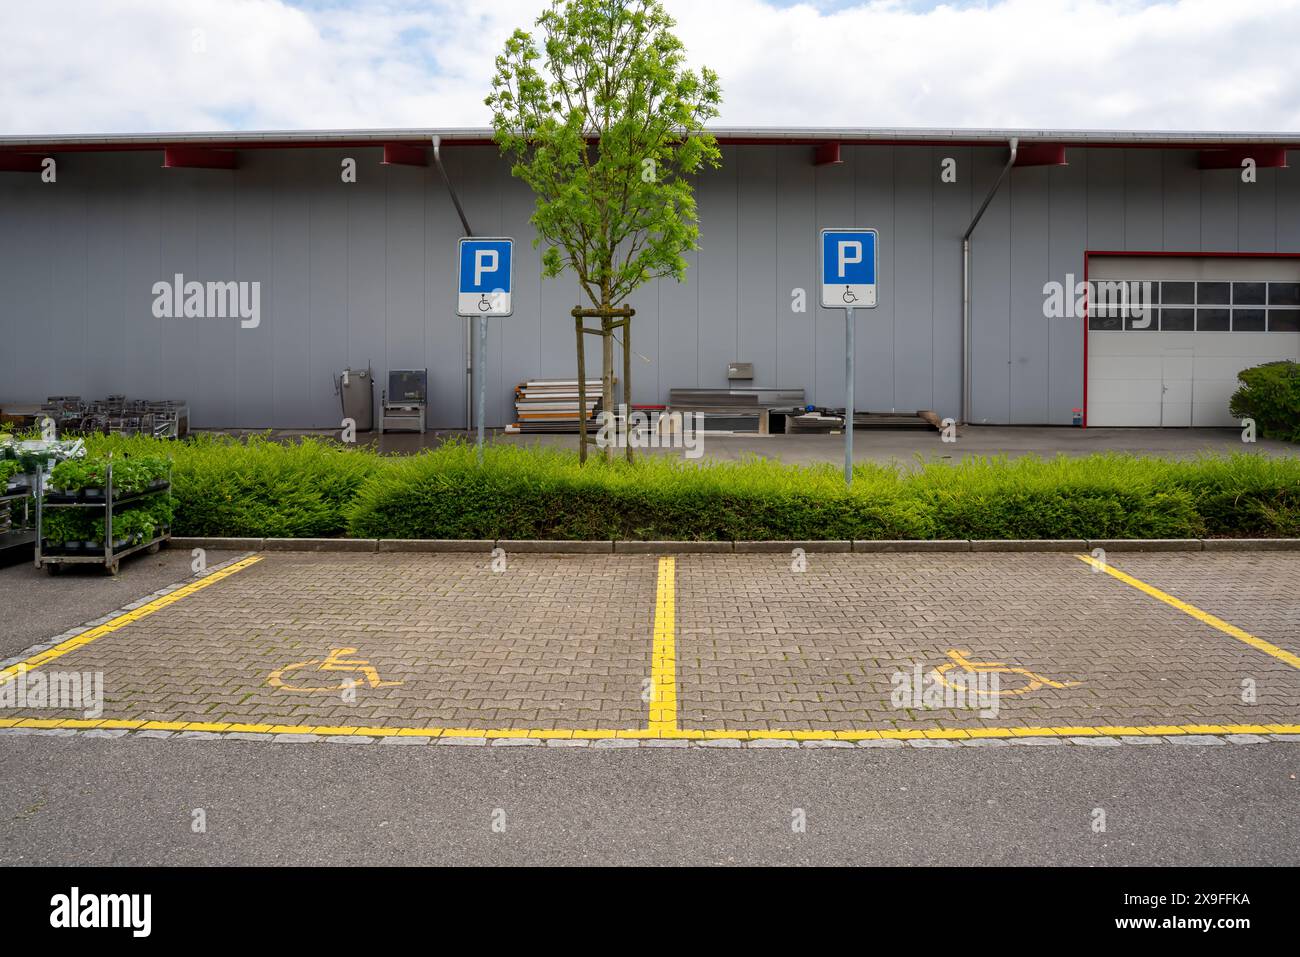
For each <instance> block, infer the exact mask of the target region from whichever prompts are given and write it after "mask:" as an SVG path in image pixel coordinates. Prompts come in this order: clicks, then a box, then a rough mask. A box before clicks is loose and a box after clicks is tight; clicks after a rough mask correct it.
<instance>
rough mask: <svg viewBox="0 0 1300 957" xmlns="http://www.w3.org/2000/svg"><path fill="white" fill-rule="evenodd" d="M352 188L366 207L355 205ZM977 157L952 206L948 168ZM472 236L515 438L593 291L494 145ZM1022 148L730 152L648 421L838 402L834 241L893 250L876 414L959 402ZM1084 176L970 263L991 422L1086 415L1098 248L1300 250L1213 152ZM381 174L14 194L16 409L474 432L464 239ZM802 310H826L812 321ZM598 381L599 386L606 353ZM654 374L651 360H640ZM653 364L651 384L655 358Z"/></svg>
mask: <svg viewBox="0 0 1300 957" xmlns="http://www.w3.org/2000/svg"><path fill="white" fill-rule="evenodd" d="M349 156H350V157H352V158H354V159H356V160H357V163H358V180H359V181H358V182H357V183H356V184H348V185H345V184H343V183H342V182H341V180H340V176H339V173H340V169H341V162H342V160H343V158H344V157H349ZM948 156H951V157H953V158H955V159H956V160H957V164H958V166H957V171H958V178H957V182H956V183H955V184H946V183H941V182H940V181H939V174H940V161H941V160H942V159H943V158H945V157H948ZM445 157H446V161H447V166H448V170H449V172H450V174H451V176H452V179H453V181H454V182H455V184H456V186H457V189H458V190H459V192H460V195H461V197H462V200H463V202H464V204H465V207H466V211H467V213H468V215H469V217H470V220H471V224H472V225H473V227H474V229H475V231H476V232H478V233H480V234H503V233H504V234H507V235H514V236H515V238H516V240H517V241H518V242H517V246H516V263H515V274H516V282H517V292H516V315H515V316H514V317H512V318H510V319H507V320H499V321H493V322H492V324H491V336H490V341H489V370H490V371H489V409H488V419H489V422H491V423H492V424H494V425H499V424H502V423H505V422H509V421H513V418H514V411H513V394H512V389H513V386H514V385H515V384H516V383H517V382H518V381H521V380H523V379H526V378H533V377H561V376H563V377H569V376H572V375H574V373H575V366H574V359H573V348H574V344H573V331H572V328H573V327H572V321H571V319H570V317H569V310H570V309H571V308H572V307H573V305H574V304H575V302H577V301H578V295H577V286H576V282H575V281H574V280H573V279H572V278H571V277H561V278H559V279H551V280H542V279H541V277H540V255H541V250H534V249H532V248H531V243H530V237H531V230H530V228H529V226H528V224H527V220H528V217H529V216H530V215H531V213H532V209H533V201H532V197H531V196H530V195H529V193H528V191H527V189H526V188H525V187H524V186H523V185H522V184H520V183H518V182H515V181H513V180H512V179H511V178H510V176H509V173H508V164H507V163H506V162H505V161H504V160H502V159H501V158H500V157H499V156H498V155H497V151H496V150H495V149H494V148H492V147H457V148H454V149H448V150H447V151H446V152H445ZM1004 157H1005V150H1003V149H1000V148H997V149H995V148H990V149H987V150H984V149H981V150H975V149H971V148H962V149H949V148H946V147H943V146H935V147H898V148H893V147H875V146H848V147H845V148H844V149H843V158H844V163H843V165H840V166H826V167H820V168H818V167H814V166H813V165H812V150H811V147H807V146H789V147H781V146H753V147H738V146H728V147H727V148H726V150H725V168H724V169H723V170H722V171H721V172H719V173H707V174H704V175H703V176H702V177H701V180H700V184H699V190H698V199H699V207H700V215H701V221H702V222H701V230H702V242H703V243H704V244H705V248H704V250H703V251H702V252H701V253H699V254H695V253H692V254H690V255H689V256H688V257H687V259H688V261H689V262H690V269H689V271H688V275H687V281H686V282H685V283H682V284H678V283H676V282H674V281H672V280H663V281H660V282H657V283H654V284H651V285H650V286H648V287H646V288H644V289H642V290H641V291H639V292H638V293H637V294H636V296H635V297H634V299H633V305H634V306H635V307H636V308H637V310H638V316H637V319H636V320H635V323H634V335H633V349H634V351H635V352H636V353H638V354H639V355H638V356H637V357H636V358H634V365H633V380H634V388H635V397H636V400H637V401H639V402H652V401H665V400H666V399H667V396H668V393H669V390H670V389H672V388H676V387H701V386H703V387H722V386H725V385H726V382H727V380H726V378H725V370H726V364H727V362H729V361H731V360H742V361H749V362H753V363H754V366H755V382H756V384H760V385H769V386H779V387H803V388H804V389H805V390H806V391H807V394H808V397H809V400H810V401H813V402H817V403H819V404H823V405H831V406H834V405H839V404H840V403H841V402H842V401H843V384H844V383H843V368H844V356H843V341H844V329H843V317H842V314H841V313H840V312H839V311H838V310H836V311H831V310H822V309H820V308H819V307H818V305H817V299H818V275H817V269H816V262H817V254H816V245H815V244H816V236H817V229H818V228H819V227H821V226H842V225H863V226H874V227H875V228H877V229H878V230H880V235H881V242H882V250H881V281H882V286H881V296H880V306H879V307H878V308H877V309H875V310H870V311H863V312H861V313H860V314H859V316H858V336H857V343H858V355H857V370H858V380H857V383H856V388H857V396H858V407H859V408H863V409H867V408H870V409H880V410H883V409H892V408H898V409H905V410H911V409H915V408H920V407H929V408H933V409H934V410H935V411H936V412H939V413H940V414H941V415H954V416H955V415H957V414H958V410H959V403H960V363H961V354H960V335H961V327H960V321H961V289H960V234H961V231H962V229H964V228H965V225H966V223H967V222H968V221H969V218H970V215H971V213H972V211H973V209H972V208H973V205H974V204H975V203H976V202H978V201H979V200H980V199H982V197H983V195H984V192H985V190H987V188H988V185H989V184H990V183H991V182H992V180H993V178H994V177H995V176H996V175H997V172H998V169H999V167H1000V164H1001V163H1002V162H1003V159H1004ZM1068 158H1069V161H1070V165H1069V166H1067V167H1058V168H1051V169H1034V168H1025V169H1016V170H1014V171H1013V172H1012V174H1011V177H1010V180H1009V181H1008V182H1006V183H1004V184H1003V187H1002V190H1001V192H1000V193H999V195H998V197H997V198H996V199H995V200H994V202H993V204H992V205H991V206H990V208H989V210H988V211H987V213H986V214H985V217H984V219H983V221H982V222H981V223H980V226H979V228H978V230H977V231H976V233H975V236H974V240H973V250H974V255H973V263H972V266H973V269H972V288H973V291H974V302H973V349H974V356H975V378H974V382H973V398H974V409H973V411H974V418H975V420H976V421H986V422H990V423H1006V422H1053V423H1062V424H1064V423H1066V422H1068V421H1069V416H1070V410H1071V409H1072V408H1073V407H1074V406H1076V405H1079V404H1080V403H1081V401H1082V342H1083V336H1082V330H1081V329H1080V328H1079V326H1078V323H1077V320H1076V321H1072V320H1048V319H1045V318H1043V317H1042V314H1041V313H1042V285H1043V284H1044V283H1045V282H1048V281H1049V280H1056V281H1059V282H1065V280H1066V274H1067V273H1074V274H1075V276H1076V278H1082V263H1083V252H1084V249H1085V248H1093V249H1130V250H1135V249H1142V250H1149V249H1161V248H1163V249H1167V250H1185V251H1197V250H1200V249H1204V250H1212V251H1233V250H1237V249H1241V250H1246V251H1264V252H1271V251H1274V250H1297V249H1300V226H1298V225H1297V223H1298V222H1300V174H1297V173H1295V172H1293V171H1291V170H1260V171H1259V181H1258V182H1257V183H1255V184H1242V183H1241V181H1240V174H1239V173H1235V172H1234V171H1232V170H1218V171H1201V170H1198V169H1197V168H1196V154H1195V152H1194V151H1164V150H1140V149H1131V150H1116V149H1082V148H1077V149H1076V148H1072V149H1071V150H1070V151H1069V157H1068ZM379 159H380V150H379V149H377V148H375V149H351V150H336V149H324V150H322V149H313V150H279V151H266V152H258V151H247V152H245V153H243V154H241V159H240V169H238V170H236V171H233V172H231V171H220V170H189V169H174V170H163V169H161V159H160V156H159V154H158V153H156V152H142V153H115V154H99V155H95V154H70V155H68V156H66V157H61V158H60V167H59V181H58V183H57V184H56V185H54V186H50V185H46V184H42V183H41V182H40V181H39V178H38V177H35V176H30V175H29V176H14V175H6V176H4V177H2V178H0V289H3V293H4V294H3V297H0V331H2V333H3V335H4V341H5V342H6V348H5V349H4V350H3V355H0V402H2V401H9V402H32V401H36V400H40V399H43V398H44V396H45V395H47V394H51V393H79V394H81V395H83V396H88V397H98V396H102V395H105V394H108V393H111V392H127V393H130V394H132V395H142V396H145V395H147V396H150V397H159V398H184V399H188V400H189V401H190V403H191V407H192V412H193V417H194V422H195V424H196V425H197V426H241V427H253V428H258V427H270V426H275V427H281V428H291V427H328V428H335V427H337V426H338V421H339V418H340V410H339V403H338V399H337V397H336V396H335V395H334V391H333V387H332V384H331V383H332V377H333V376H334V375H335V374H336V373H337V372H338V371H339V370H340V369H341V368H342V367H343V366H344V365H345V364H349V363H351V364H354V365H361V364H364V363H366V362H367V361H371V362H373V363H374V365H375V371H376V379H377V388H376V398H378V395H379V388H380V387H382V384H383V383H384V381H385V379H386V372H387V370H388V369H390V368H403V367H411V366H414V367H417V368H418V367H420V366H422V365H426V364H427V366H428V367H429V374H430V392H431V399H432V403H431V413H430V422H431V424H433V425H436V426H441V427H459V426H461V425H462V424H463V423H464V421H465V404H464V393H465V388H464V378H463V350H464V323H463V320H461V319H459V318H458V317H456V316H455V315H454V311H455V307H454V300H453V289H454V276H453V271H454V258H455V250H456V240H457V238H458V237H459V236H460V234H461V227H460V224H459V221H458V220H457V218H456V216H455V212H454V209H453V207H452V205H451V203H450V201H449V200H448V198H447V196H446V193H445V190H444V188H443V185H442V181H441V179H440V178H439V177H438V175H437V172H436V170H435V169H434V168H433V167H432V166H430V167H428V168H425V169H420V168H410V167H382V166H381V165H380V163H379ZM176 273H181V274H183V275H184V277H185V278H186V279H187V280H198V281H208V280H236V281H258V282H261V283H262V284H263V290H262V291H263V296H262V302H261V309H262V316H261V326H260V328H257V329H240V328H239V322H238V320H237V319H230V320H192V319H191V320H187V319H171V320H159V319H155V318H154V317H153V316H152V314H151V306H152V302H153V294H152V289H151V287H152V284H153V283H154V282H156V281H158V280H168V281H170V280H171V278H172V276H173V275H174V274H176ZM796 289H802V290H804V294H805V297H806V311H805V312H802V313H799V312H795V311H793V310H792V308H791V303H792V298H791V297H792V294H793V292H794V290H796ZM588 345H589V346H590V347H591V348H590V358H591V363H590V365H589V372H590V373H592V374H594V373H596V372H597V370H598V368H599V349H598V341H597V340H594V339H593V340H591V341H590V342H589V343H588ZM640 356H644V357H645V358H644V359H642V358H640ZM646 360H648V361H646Z"/></svg>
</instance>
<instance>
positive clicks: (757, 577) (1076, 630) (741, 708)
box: [677, 553, 1300, 730]
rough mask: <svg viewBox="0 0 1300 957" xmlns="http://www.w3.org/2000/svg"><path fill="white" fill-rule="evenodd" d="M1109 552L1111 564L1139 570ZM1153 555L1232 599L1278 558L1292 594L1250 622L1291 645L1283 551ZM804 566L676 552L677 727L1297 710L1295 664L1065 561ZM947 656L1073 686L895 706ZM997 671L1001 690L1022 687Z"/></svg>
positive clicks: (1234, 716) (1118, 721)
mask: <svg viewBox="0 0 1300 957" xmlns="http://www.w3.org/2000/svg"><path fill="white" fill-rule="evenodd" d="M1113 558H1114V564H1115V567H1117V568H1120V569H1125V570H1127V569H1128V568H1129V566H1130V564H1132V565H1133V566H1135V567H1136V566H1137V564H1138V563H1137V562H1132V561H1131V558H1130V556H1128V555H1125V556H1122V557H1121V556H1118V555H1117V556H1113ZM1161 561H1162V562H1164V563H1166V564H1167V565H1168V566H1169V567H1185V566H1190V567H1191V568H1192V569H1193V570H1189V571H1183V572H1179V574H1180V575H1182V576H1183V579H1184V580H1185V581H1186V582H1187V583H1188V584H1193V585H1194V584H1196V583H1197V582H1207V581H1212V582H1214V583H1215V586H1214V590H1218V589H1224V588H1226V590H1227V591H1228V592H1229V593H1230V592H1232V590H1233V584H1232V583H1233V582H1235V583H1236V584H1237V585H1238V586H1240V587H1242V588H1248V587H1258V586H1256V585H1252V584H1251V583H1252V582H1254V581H1256V580H1257V579H1258V578H1259V577H1260V573H1261V571H1265V570H1267V569H1271V568H1288V567H1289V568H1290V569H1292V571H1291V572H1289V574H1290V575H1291V582H1290V592H1289V595H1288V594H1285V593H1279V594H1276V595H1273V596H1272V597H1270V598H1268V600H1267V604H1268V606H1269V607H1268V609H1267V610H1259V609H1256V613H1255V615H1254V618H1255V620H1256V622H1258V623H1263V624H1268V625H1269V626H1270V628H1269V629H1268V630H1270V631H1272V632H1273V636H1272V638H1271V640H1273V641H1275V642H1276V643H1279V644H1282V645H1283V646H1286V643H1287V642H1288V641H1289V642H1290V643H1291V644H1294V643H1295V640H1296V638H1297V635H1298V633H1300V613H1298V612H1297V602H1296V599H1295V595H1296V593H1297V592H1296V580H1295V574H1294V569H1295V567H1296V566H1295V564H1294V560H1293V563H1292V564H1291V565H1289V566H1288V565H1285V564H1282V563H1278V562H1276V559H1275V558H1274V557H1273V556H1264V557H1260V558H1259V559H1258V560H1256V559H1254V558H1253V557H1252V559H1251V560H1249V561H1243V559H1242V558H1241V557H1239V556H1233V557H1230V558H1229V557H1225V558H1220V557H1218V556H1209V555H1205V554H1200V555H1197V554H1188V555H1177V556H1166V557H1164V558H1163V559H1161ZM807 563H808V567H807V570H806V571H804V572H795V571H792V570H791V558H789V557H788V556H770V557H769V556H744V557H740V556H736V557H732V558H717V557H704V556H683V557H681V558H679V559H678V563H677V569H678V581H677V608H678V638H677V660H678V680H679V692H678V694H679V702H680V704H679V707H680V721H681V725H682V727H684V728H704V729H721V728H738V727H739V728H747V729H760V730H778V729H805V728H809V729H834V730H849V729H855V728H870V729H879V728H900V729H902V728H918V727H920V728H939V727H948V728H954V727H956V728H965V727H1009V726H1012V727H1020V726H1053V727H1055V726H1065V725H1073V726H1102V725H1104V726H1114V725H1121V726H1134V725H1164V724H1223V723H1237V724H1264V723H1274V722H1276V723H1285V722H1294V721H1295V720H1296V718H1297V716H1300V671H1297V670H1296V669H1295V668H1292V667H1291V666H1289V665H1287V664H1285V663H1284V662H1282V661H1278V660H1276V659H1274V658H1271V657H1269V656H1268V655H1266V654H1263V653H1262V652H1259V651H1256V650H1254V649H1252V648H1249V647H1247V646H1246V645H1244V644H1242V643H1241V642H1239V641H1236V640H1234V639H1232V638H1230V637H1228V636H1227V635H1224V634H1223V633H1221V632H1219V631H1217V630H1215V629H1214V628H1212V627H1210V626H1209V625H1206V624H1203V623H1201V622H1198V621H1196V620H1194V619H1192V618H1190V617H1188V616H1187V615H1185V614H1183V613H1182V612H1180V611H1178V610H1176V609H1174V608H1170V607H1169V606H1167V605H1165V604H1163V603H1161V602H1159V601H1156V600H1154V599H1152V598H1150V597H1149V596H1146V595H1144V594H1142V593H1141V592H1139V591H1137V590H1136V589H1134V588H1131V587H1130V586H1128V585H1126V584H1124V583H1122V582H1119V581H1116V580H1115V579H1113V578H1111V577H1110V576H1108V575H1105V574H1101V573H1097V572H1094V571H1093V570H1092V569H1091V568H1090V567H1089V566H1087V565H1085V564H1084V563H1082V562H1080V561H1079V560H1077V559H1076V558H1074V557H1073V556H1072V555H1069V554H1049V553H1030V554H1008V555H908V554H899V555H887V556H880V557H876V556H870V555H809V556H808V557H807ZM1147 567H1148V568H1150V567H1152V566H1151V564H1150V563H1149V562H1148V565H1147ZM1132 573H1133V574H1136V575H1138V576H1139V577H1141V573H1140V572H1139V571H1133V572H1132ZM1173 591H1174V594H1175V595H1176V596H1178V597H1180V598H1182V599H1183V600H1184V601H1188V602H1192V603H1193V604H1195V603H1196V602H1197V600H1198V598H1200V597H1201V595H1200V594H1199V593H1198V590H1197V589H1196V588H1194V587H1193V588H1183V589H1182V590H1181V591H1180V590H1179V589H1178V588H1174V589H1173ZM1207 610H1208V609H1207ZM1232 610H1233V609H1231V608H1229V609H1228V611H1232ZM1221 614H1222V612H1221ZM1225 617H1227V619H1228V620H1229V621H1234V620H1233V619H1232V617H1231V615H1227V616H1225ZM1234 623H1236V622H1235V621H1234ZM951 650H958V651H962V652H969V657H970V658H972V659H974V660H978V661H984V662H990V661H991V662H1003V663H1005V664H1006V665H1008V666H1013V667H1019V668H1025V669H1028V670H1030V671H1033V672H1035V673H1037V674H1040V675H1042V676H1044V677H1047V678H1050V679H1054V680H1056V681H1058V682H1062V683H1064V682H1066V681H1076V682H1079V684H1077V685H1075V686H1073V687H1068V688H1060V689H1058V688H1052V687H1042V688H1040V689H1038V690H1035V691H1032V692H1028V693H1023V694H1017V695H1007V694H1004V695H1001V696H999V697H998V698H997V699H996V704H997V707H998V713H997V714H996V715H981V714H980V713H979V711H976V710H972V709H969V708H963V709H955V708H942V707H940V708H937V709H915V708H897V707H894V706H893V705H892V704H891V693H892V692H893V690H894V685H893V683H892V680H891V679H892V676H893V675H894V674H895V673H905V674H909V673H910V674H915V672H914V667H915V666H916V665H920V666H921V668H922V672H923V674H928V673H929V672H930V671H931V670H932V669H934V668H935V667H936V666H939V665H942V664H944V663H949V662H950V659H949V657H948V654H949V652H950V651H951ZM1245 678H1253V679H1254V680H1255V681H1256V682H1257V691H1258V702H1257V703H1256V704H1254V705H1247V704H1244V703H1243V701H1242V681H1243V679H1245ZM999 679H1000V683H1001V690H1011V689H1013V688H1015V687H1024V685H1025V684H1026V683H1027V682H1026V680H1025V679H1023V678H1022V677H1021V676H1018V675H1005V674H1004V675H999Z"/></svg>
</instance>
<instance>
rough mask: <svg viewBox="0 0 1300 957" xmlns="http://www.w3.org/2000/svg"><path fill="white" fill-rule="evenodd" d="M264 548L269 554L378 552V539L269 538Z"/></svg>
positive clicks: (263, 545) (263, 543)
mask: <svg viewBox="0 0 1300 957" xmlns="http://www.w3.org/2000/svg"><path fill="white" fill-rule="evenodd" d="M262 548H263V550H264V551H268V552H377V551H379V540H378V539H377V538H268V539H265V540H263V542H262Z"/></svg>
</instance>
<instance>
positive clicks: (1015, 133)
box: [0, 126, 1300, 153]
mask: <svg viewBox="0 0 1300 957" xmlns="http://www.w3.org/2000/svg"><path fill="white" fill-rule="evenodd" d="M710 132H712V133H713V134H714V136H716V137H717V138H718V140H719V142H721V143H723V144H725V145H780V144H788V145H815V144H819V143H842V144H846V145H849V144H856V145H880V146H899V145H920V146H923V145H929V144H940V143H941V144H945V145H952V146H1000V145H1003V144H1005V143H1006V142H1007V141H1008V140H1010V139H1011V138H1012V137H1015V138H1017V139H1019V140H1020V142H1021V143H1026V144H1028V143H1053V144H1063V145H1066V146H1090V147H1159V148H1186V149H1212V148H1215V147H1223V148H1229V147H1240V146H1254V145H1268V146H1278V147H1290V148H1296V149H1300V133H1270V132H1233V133H1227V132H1190V131H1189V132H1182V131H1154V130H1152V131H1146V130H1046V129H1019V130H1017V129H958V128H912V127H893V128H889V127H880V128H858V127H761V126H755V127H731V126H719V127H712V128H711V129H710ZM435 135H436V136H439V137H441V139H442V142H443V143H444V144H445V145H447V146H458V145H459V146H484V145H491V143H492V130H491V129H490V128H488V127H470V128H454V129H388V130H383V129H379V130H261V131H242V130H230V131H219V132H200V133H131V134H120V135H119V134H35V135H22V136H0V151H6V152H19V153H52V152H60V151H66V152H113V151H120V150H153V149H162V148H164V147H167V146H172V145H177V146H209V147H212V148H215V149H286V148H321V149H325V148H356V147H372V146H373V147H380V146H382V145H383V144H385V143H410V144H417V143H426V144H427V143H429V142H431V140H432V138H433V137H434V136H435Z"/></svg>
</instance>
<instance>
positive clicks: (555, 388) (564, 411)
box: [509, 379, 600, 432]
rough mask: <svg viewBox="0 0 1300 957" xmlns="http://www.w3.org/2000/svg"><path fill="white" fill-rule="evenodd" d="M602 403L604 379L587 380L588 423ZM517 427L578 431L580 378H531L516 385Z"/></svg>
mask: <svg viewBox="0 0 1300 957" xmlns="http://www.w3.org/2000/svg"><path fill="white" fill-rule="evenodd" d="M599 402H600V379H588V380H587V409H586V412H587V419H588V426H589V427H590V428H595V427H596V426H595V423H593V422H592V421H591V419H592V417H593V416H594V415H595V410H596V406H597V404H598V403H599ZM515 417H516V419H517V420H518V421H517V422H516V423H515V427H514V429H511V430H509V431H518V432H577V431H578V380H577V379H529V380H528V381H527V382H522V383H520V384H519V385H518V386H517V387H516V388H515Z"/></svg>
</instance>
